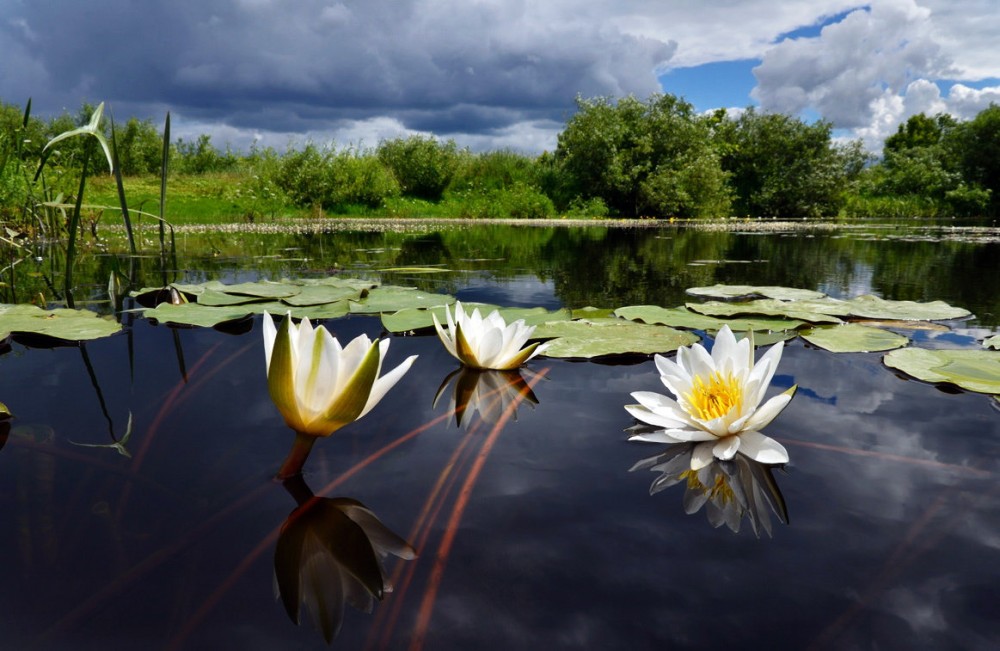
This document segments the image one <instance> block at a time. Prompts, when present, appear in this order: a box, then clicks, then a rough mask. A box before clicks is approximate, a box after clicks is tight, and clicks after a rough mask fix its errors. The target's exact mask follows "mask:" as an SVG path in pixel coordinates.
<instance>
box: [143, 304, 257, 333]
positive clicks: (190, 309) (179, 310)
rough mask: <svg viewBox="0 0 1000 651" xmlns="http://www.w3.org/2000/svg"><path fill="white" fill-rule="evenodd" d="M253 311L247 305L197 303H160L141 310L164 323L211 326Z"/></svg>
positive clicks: (244, 315) (148, 316) (241, 317)
mask: <svg viewBox="0 0 1000 651" xmlns="http://www.w3.org/2000/svg"><path fill="white" fill-rule="evenodd" d="M252 313H253V312H252V311H251V310H250V307H249V306H247V305H230V306H212V305H200V304H198V303H184V304H182V305H171V304H170V303H160V304H159V305H157V306H156V307H154V308H150V309H147V310H144V311H143V315H144V316H145V317H146V318H147V319H155V320H156V321H158V322H160V323H164V324H173V325H192V326H201V327H203V328H212V327H215V326H217V325H219V324H220V323H225V322H227V321H237V320H239V319H244V318H246V317H248V316H250V315H251V314H252Z"/></svg>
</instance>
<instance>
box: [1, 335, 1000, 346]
mask: <svg viewBox="0 0 1000 651" xmlns="http://www.w3.org/2000/svg"><path fill="white" fill-rule="evenodd" d="M0 338H2V337H0ZM983 348H995V349H997V350H1000V335H993V336H992V337H987V338H986V339H984V340H983Z"/></svg>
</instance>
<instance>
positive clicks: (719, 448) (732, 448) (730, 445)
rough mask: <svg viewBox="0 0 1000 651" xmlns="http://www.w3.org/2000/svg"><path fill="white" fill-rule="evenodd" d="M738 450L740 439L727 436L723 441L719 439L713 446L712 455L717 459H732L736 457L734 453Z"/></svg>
mask: <svg viewBox="0 0 1000 651" xmlns="http://www.w3.org/2000/svg"><path fill="white" fill-rule="evenodd" d="M739 449H740V437H738V436H727V437H726V438H724V439H719V442H718V443H716V444H715V447H713V448H712V454H714V455H715V456H716V458H718V459H723V460H727V459H732V458H733V457H735V456H736V451H737V450H739Z"/></svg>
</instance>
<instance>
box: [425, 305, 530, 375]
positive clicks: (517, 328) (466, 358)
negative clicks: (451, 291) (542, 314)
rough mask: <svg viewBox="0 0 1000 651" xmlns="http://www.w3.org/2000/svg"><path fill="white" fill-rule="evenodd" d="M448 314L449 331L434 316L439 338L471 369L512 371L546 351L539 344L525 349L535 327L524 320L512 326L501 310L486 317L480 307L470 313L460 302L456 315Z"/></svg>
mask: <svg viewBox="0 0 1000 651" xmlns="http://www.w3.org/2000/svg"><path fill="white" fill-rule="evenodd" d="M445 315H446V317H447V321H448V326H447V328H445V327H444V326H442V325H441V323H440V322H439V321H438V319H437V317H433V319H434V328H435V330H436V331H437V335H438V338H439V339H441V343H443V344H444V347H445V348H446V349H447V350H448V352H449V353H450V354H451V355H452V356H453V357H455V358H456V359H458V361H460V362H461V363H462V364H464V365H465V366H468V367H470V368H474V369H482V370H495V371H508V370H512V369H515V368H518V367H519V366H521V365H523V364H524V363H525V362H527V361H528V360H530V359H531V358H533V357H535V356H536V355H538V354H539V353H541V352H542V351H543V350H544V345H540V344H538V343H534V344H530V345H527V346H525V344H526V343H527V341H528V339H529V338H530V337H531V335H532V333H534V331H535V327H534V326H528V325H525V322H524V319H518V320H517V321H513V322H511V323H509V324H508V323H507V322H505V321H504V318H503V317H502V316H501V315H500V313H499V312H498V311H496V310H494V311H492V312H490V313H489V314H488V315H486V317H483V315H482V314H480V312H479V309H478V308H475V309H473V310H472V313H471V314H470V313H468V312H466V311H465V308H464V307H463V306H462V303H461V302H459V301H456V302H455V309H454V314H453V313H452V310H450V309H448V308H445Z"/></svg>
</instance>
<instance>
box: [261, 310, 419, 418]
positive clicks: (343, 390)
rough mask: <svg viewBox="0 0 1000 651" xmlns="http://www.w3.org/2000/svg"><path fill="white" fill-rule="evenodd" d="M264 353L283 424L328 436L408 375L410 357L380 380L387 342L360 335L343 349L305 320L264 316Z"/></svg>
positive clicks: (269, 387)
mask: <svg viewBox="0 0 1000 651" xmlns="http://www.w3.org/2000/svg"><path fill="white" fill-rule="evenodd" d="M263 330H264V351H265V357H266V361H267V384H268V390H269V391H270V394H271V398H272V400H274V403H275V405H276V406H277V407H278V411H280V412H281V415H282V417H284V419H285V423H287V424H288V426H289V427H290V428H292V429H293V430H295V431H296V432H297V433H299V434H302V435H306V436H329V435H330V434H332V433H333V432H335V431H336V430H338V429H340V428H341V427H343V426H344V425H347V424H348V423H351V422H353V421H355V420H357V419H358V418H361V417H362V416H364V415H365V414H366V413H368V412H369V411H370V410H371V409H372V408H373V407H374V406H375V405H376V404H378V402H379V401H380V400H381V399H382V398H384V397H385V394H386V393H387V392H388V391H389V389H391V388H392V386H393V385H394V384H396V382H398V381H399V379H400V378H401V377H402V376H403V375H404V374H405V373H406V372H407V371H408V370H409V368H410V366H411V365H412V364H413V361H414V359H415V358H416V356H412V357H410V358H408V359H407V360H405V361H404V362H403V363H402V364H400V365H399V366H397V367H396V368H395V369H393V370H392V371H390V372H388V373H386V374H384V375H382V376H381V377H380V375H379V374H380V372H381V370H382V362H383V360H384V358H385V354H386V352H387V351H388V349H389V342H388V341H382V342H380V341H378V340H376V341H371V340H369V339H368V336H367V335H364V334H362V335H358V336H357V337H356V338H354V339H353V340H352V341H351V342H349V343H348V344H347V345H346V346H343V347H342V346H341V345H340V342H339V341H338V340H337V339H336V337H333V336H332V335H331V334H330V333H329V332H328V331H327V330H326V328H325V327H323V326H318V327H313V325H312V324H311V323H310V322H309V320H308V319H302V322H301V323H300V324H299V325H295V324H294V323H293V322H292V321H291V316H290V315H286V316H285V318H284V319H283V320H282V321H281V323H280V324H278V325H275V324H274V320H273V318H272V317H271V315H270V314H265V317H264V328H263Z"/></svg>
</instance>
